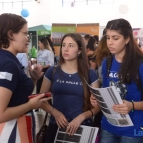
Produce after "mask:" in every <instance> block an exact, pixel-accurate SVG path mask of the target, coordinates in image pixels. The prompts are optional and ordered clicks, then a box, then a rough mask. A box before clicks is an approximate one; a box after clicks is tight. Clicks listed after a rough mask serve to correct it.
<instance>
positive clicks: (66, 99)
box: [41, 33, 99, 143]
mask: <svg viewBox="0 0 143 143" xmlns="http://www.w3.org/2000/svg"><path fill="white" fill-rule="evenodd" d="M85 79H86V80H87V81H88V82H89V84H90V85H91V86H93V87H99V84H98V77H97V75H96V73H95V72H94V70H91V69H90V70H89V68H88V59H87V56H86V49H85V45H84V41H83V38H82V37H81V35H80V34H78V33H69V34H66V35H64V36H63V38H62V41H61V46H60V61H59V66H57V67H51V68H49V69H48V70H47V72H46V74H45V77H44V80H43V84H42V87H41V92H47V91H49V90H50V87H51V85H52V87H51V89H52V93H53V105H52V106H51V105H49V104H43V105H42V108H43V109H44V110H45V111H47V112H50V113H51V118H50V123H49V127H48V132H47V135H46V139H45V143H53V142H54V138H55V135H56V131H57V128H58V127H63V128H67V130H66V132H67V133H68V134H69V135H73V134H74V133H75V132H76V130H77V129H78V127H79V126H80V125H81V124H84V125H91V122H92V121H91V117H92V116H93V115H95V114H96V113H97V112H98V111H99V107H98V105H97V106H96V107H94V108H93V107H92V106H91V104H90V91H89V88H88V86H87V84H86V82H85Z"/></svg>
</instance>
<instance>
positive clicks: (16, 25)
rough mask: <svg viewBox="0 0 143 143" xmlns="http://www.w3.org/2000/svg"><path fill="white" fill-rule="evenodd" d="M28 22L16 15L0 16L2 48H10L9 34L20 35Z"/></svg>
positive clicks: (0, 43) (0, 42)
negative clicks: (10, 32)
mask: <svg viewBox="0 0 143 143" xmlns="http://www.w3.org/2000/svg"><path fill="white" fill-rule="evenodd" d="M26 23H27V21H26V20H25V19H24V18H23V17H21V16H19V15H16V14H11V13H4V14H1V15H0V48H2V47H3V48H8V47H9V43H10V41H9V40H10V38H9V37H8V32H9V31H10V30H11V31H12V32H13V33H18V32H19V31H20V30H21V29H22V27H23V26H24V25H25V24H26Z"/></svg>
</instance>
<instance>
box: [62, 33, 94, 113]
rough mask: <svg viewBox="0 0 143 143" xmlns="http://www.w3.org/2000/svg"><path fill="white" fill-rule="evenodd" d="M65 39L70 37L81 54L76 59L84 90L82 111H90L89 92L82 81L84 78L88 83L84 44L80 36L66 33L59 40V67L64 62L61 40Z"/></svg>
mask: <svg viewBox="0 0 143 143" xmlns="http://www.w3.org/2000/svg"><path fill="white" fill-rule="evenodd" d="M66 37H71V38H72V39H73V40H74V41H75V42H76V43H77V45H78V49H79V50H80V51H81V53H80V55H79V56H78V59H77V62H78V69H77V70H78V74H79V77H80V78H81V81H82V83H83V89H84V105H83V110H84V111H86V110H88V109H91V108H92V106H91V103H90V91H89V88H88V86H87V84H86V83H85V80H84V78H85V79H86V80H87V81H89V68H88V59H87V55H86V48H85V44H84V41H83V38H82V36H81V35H80V34H78V33H68V34H66V35H64V36H63V38H62V40H61V45H60V60H59V65H62V64H63V63H64V62H65V60H64V58H63V57H62V44H63V40H64V39H65V38H66Z"/></svg>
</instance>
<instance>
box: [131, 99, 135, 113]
mask: <svg viewBox="0 0 143 143" xmlns="http://www.w3.org/2000/svg"><path fill="white" fill-rule="evenodd" d="M132 104H133V108H132V112H134V110H135V109H134V101H133V100H132Z"/></svg>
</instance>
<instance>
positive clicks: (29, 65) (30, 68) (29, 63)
mask: <svg viewBox="0 0 143 143" xmlns="http://www.w3.org/2000/svg"><path fill="white" fill-rule="evenodd" d="M28 68H29V70H30V71H32V67H31V62H30V61H29V62H28Z"/></svg>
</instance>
